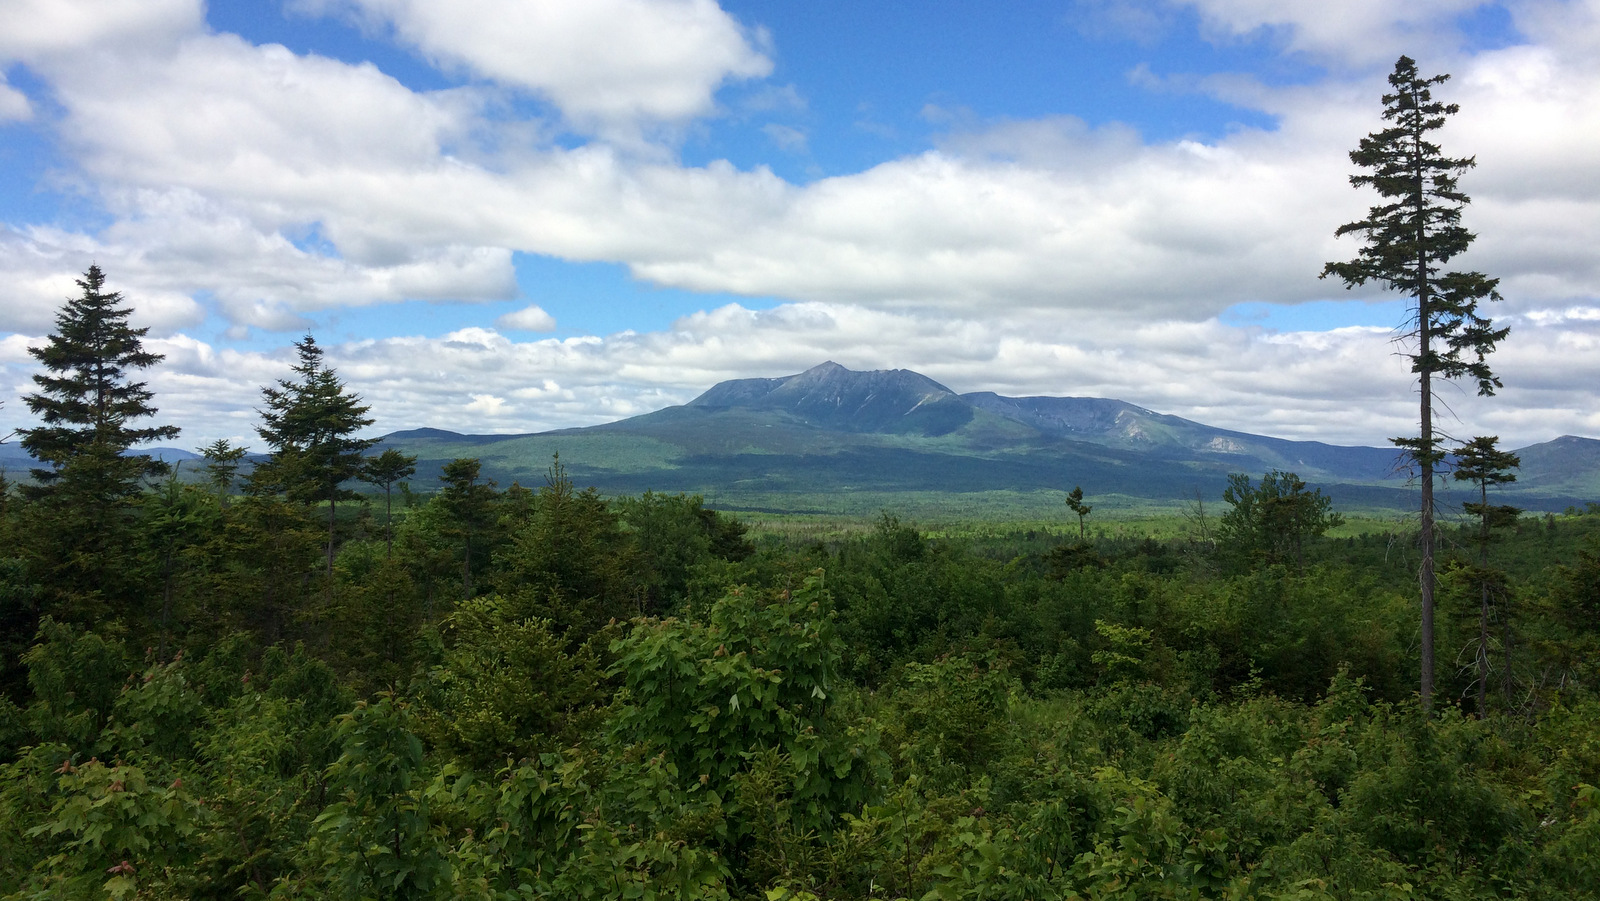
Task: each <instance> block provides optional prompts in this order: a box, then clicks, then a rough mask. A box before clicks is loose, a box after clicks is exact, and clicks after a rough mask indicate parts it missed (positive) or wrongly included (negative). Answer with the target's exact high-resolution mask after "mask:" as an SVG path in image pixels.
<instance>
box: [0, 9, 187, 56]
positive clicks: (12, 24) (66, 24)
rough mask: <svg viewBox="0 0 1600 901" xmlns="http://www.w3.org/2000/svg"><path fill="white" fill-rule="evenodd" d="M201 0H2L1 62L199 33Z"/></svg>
mask: <svg viewBox="0 0 1600 901" xmlns="http://www.w3.org/2000/svg"><path fill="white" fill-rule="evenodd" d="M204 17H205V11H204V5H203V3H202V2H201V0H139V2H137V3H128V2H126V0H6V2H5V3H4V4H3V5H0V60H21V61H24V62H38V61H41V60H46V59H50V58H52V57H61V56H65V55H75V54H78V53H81V52H84V51H86V50H90V49H94V50H99V51H105V50H108V49H110V48H112V47H114V46H118V45H121V46H133V47H142V48H145V49H146V50H148V49H151V48H154V47H159V46H165V45H167V44H169V43H170V42H171V41H173V40H174V39H176V38H178V37H180V36H182V35H184V34H188V33H191V32H193V31H195V30H196V29H198V28H199V27H200V25H201V23H202V22H203V21H204Z"/></svg>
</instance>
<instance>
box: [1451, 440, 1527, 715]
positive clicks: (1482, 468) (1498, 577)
mask: <svg viewBox="0 0 1600 901" xmlns="http://www.w3.org/2000/svg"><path fill="white" fill-rule="evenodd" d="M1499 442H1500V438H1499V436H1497V435H1490V436H1487V437H1484V436H1479V437H1477V438H1474V439H1472V440H1471V441H1468V442H1467V443H1466V444H1463V445H1461V446H1460V447H1459V448H1456V451H1455V458H1456V468H1455V472H1454V473H1453V475H1454V476H1455V478H1456V479H1457V480H1458V481H1462V482H1470V483H1472V485H1473V486H1474V487H1475V488H1477V489H1478V499H1477V500H1476V501H1467V502H1465V503H1463V504H1462V505H1461V509H1462V510H1464V511H1465V512H1466V513H1467V515H1468V516H1475V517H1477V518H1478V536H1477V539H1478V566H1477V569H1476V571H1475V572H1474V573H1473V575H1474V577H1475V578H1474V579H1473V581H1475V582H1476V583H1477V587H1478V653H1477V659H1476V661H1475V663H1476V665H1477V670H1478V715H1479V716H1480V717H1481V716H1483V715H1484V713H1485V712H1486V711H1487V710H1488V700H1489V614H1490V610H1491V609H1492V607H1493V604H1492V601H1493V600H1494V598H1496V597H1505V596H1506V591H1507V586H1506V574H1505V573H1504V572H1501V571H1499V570H1495V569H1490V567H1489V541H1490V539H1491V538H1492V537H1493V535H1494V530H1495V529H1496V528H1499V527H1503V526H1509V525H1514V524H1515V523H1516V521H1517V517H1518V516H1520V515H1522V511H1521V510H1520V509H1518V508H1517V507H1512V506H1509V505H1505V504H1491V503H1489V487H1490V486H1492V485H1504V484H1506V483H1508V482H1515V481H1516V480H1517V474H1516V473H1514V472H1512V470H1514V469H1516V468H1517V467H1519V466H1521V465H1522V459H1521V458H1520V457H1518V456H1517V455H1516V454H1514V453H1512V452H1510V451H1504V450H1501V449H1500V448H1499V447H1498V446H1497V445H1498V444H1499ZM1506 614H1507V611H1505V610H1501V611H1500V623H1501V629H1502V636H1501V649H1502V653H1503V654H1504V658H1505V672H1503V673H1502V674H1501V679H1502V682H1503V684H1504V686H1505V695H1506V698H1507V700H1508V701H1509V699H1510V695H1511V623H1510V618H1509V617H1508V616H1507V615H1506Z"/></svg>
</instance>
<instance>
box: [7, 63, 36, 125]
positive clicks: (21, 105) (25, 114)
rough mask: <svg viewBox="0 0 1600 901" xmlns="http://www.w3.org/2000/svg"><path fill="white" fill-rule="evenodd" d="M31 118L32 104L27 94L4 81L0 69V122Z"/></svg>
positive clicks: (22, 120) (21, 120)
mask: <svg viewBox="0 0 1600 901" xmlns="http://www.w3.org/2000/svg"><path fill="white" fill-rule="evenodd" d="M32 118H33V104H32V103H30V102H28V95H27V94H24V93H22V92H21V91H19V90H17V89H16V88H14V87H12V86H11V85H9V84H7V83H6V76H5V72H3V71H0V122H26V121H28V120H29V119H32Z"/></svg>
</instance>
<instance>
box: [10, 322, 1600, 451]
mask: <svg viewBox="0 0 1600 901" xmlns="http://www.w3.org/2000/svg"><path fill="white" fill-rule="evenodd" d="M1513 325H1514V327H1515V330H1514V331H1513V333H1512V337H1511V339H1510V340H1508V341H1507V342H1506V344H1505V345H1504V346H1503V348H1502V350H1501V351H1500V352H1499V353H1497V354H1496V356H1495V358H1494V361H1493V362H1494V365H1495V367H1496V370H1497V371H1498V372H1499V373H1500V374H1501V375H1502V376H1503V377H1504V379H1505V383H1506V388H1505V389H1504V391H1503V392H1502V393H1501V395H1500V396H1499V397H1496V398H1493V399H1489V400H1482V399H1479V398H1476V397H1475V396H1473V395H1472V394H1471V391H1470V389H1468V388H1461V387H1451V386H1449V385H1444V386H1441V389H1440V395H1441V398H1442V399H1443V401H1444V402H1445V403H1446V404H1447V405H1448V406H1449V407H1450V408H1451V410H1452V411H1453V414H1445V415H1443V416H1442V417H1441V419H1440V426H1441V428H1442V429H1444V430H1445V431H1446V432H1449V433H1454V434H1457V435H1458V436H1461V437H1468V436H1470V435H1475V434H1498V435H1500V436H1501V437H1502V439H1503V440H1504V441H1505V442H1506V443H1507V444H1508V445H1509V446H1520V445H1524V444H1528V443H1532V442H1535V441H1542V440H1547V439H1549V438H1553V437H1555V436H1557V435H1560V434H1565V433H1576V434H1590V435H1593V434H1596V433H1600V412H1596V409H1595V407H1594V405H1593V403H1592V402H1591V401H1592V391H1591V389H1590V388H1589V387H1588V386H1591V385H1593V384H1596V383H1597V380H1600V319H1595V318H1582V317H1575V318H1573V319H1569V320H1564V321H1562V322H1561V323H1560V324H1555V325H1552V324H1540V323H1537V322H1530V321H1523V320H1520V319H1518V320H1516V321H1515V322H1513ZM12 344H16V347H15V349H14V350H13V349H11V345H12ZM150 346H151V348H152V349H154V350H157V351H158V352H161V353H165V354H166V355H167V360H166V362H164V363H163V364H162V365H161V366H160V367H158V368H157V369H155V370H152V371H151V373H150V374H149V380H150V384H151V386H152V388H154V389H155V390H156V392H157V403H158V404H159V405H160V406H161V408H162V415H163V417H165V418H166V419H167V420H170V421H172V422H175V423H178V424H180V425H182V426H184V428H185V441H187V442H190V443H194V444H199V443H204V442H205V441H208V440H211V439H212V438H215V437H230V438H232V437H237V436H241V435H243V436H246V437H248V436H249V435H250V434H251V429H252V428H253V426H254V419H255V414H254V413H253V408H254V407H256V406H259V402H260V389H261V386H263V385H266V384H270V383H271V381H272V380H273V379H277V378H281V377H285V376H286V375H287V374H288V372H289V366H290V365H291V364H292V362H293V352H292V349H288V348H285V349H282V350H279V351H275V352H272V353H258V352H241V351H237V350H230V349H226V348H222V349H219V348H215V347H213V346H211V345H208V344H206V343H204V342H201V341H197V340H195V339H193V338H190V337H186V336H181V335H180V336H174V337H172V338H167V339H157V340H152V341H151V342H150ZM324 346H325V350H326V351H327V355H328V356H327V359H328V362H329V364H330V365H332V366H334V367H335V368H336V369H337V370H338V372H339V374H340V377H341V378H343V379H344V380H345V381H346V382H347V383H348V384H349V386H350V388H351V389H352V390H353V391H355V392H356V393H358V394H360V395H361V396H362V397H363V398H364V400H365V401H366V402H368V403H370V404H371V405H372V412H373V415H374V416H375V417H376V419H377V423H376V425H375V426H374V427H373V430H372V431H373V433H374V434H381V433H384V432H388V431H393V430H398V429H405V428H414V427H418V426H434V427H440V428H449V429H454V430H457V431H462V432H469V433H473V432H476V433H482V432H503V433H520V432H531V431H540V430H545V429H553V428H566V427H574V426H585V425H593V424H597V423H601V422H609V421H613V420H616V419H620V418H623V417H627V416H633V415H638V414H641V413H646V412H650V411H652V410H656V409H660V408H661V407H664V406H668V405H671V404H676V403H683V402H685V401H688V400H690V399H691V398H693V397H694V396H695V395H697V394H699V393H700V392H702V391H704V390H705V389H707V388H709V387H710V386H711V385H713V384H715V383H716V382H718V381H721V380H723V379H729V378H742V377H750V376H779V375H787V374H790V373H793V372H798V371H800V370H802V369H805V368H807V367H810V366H814V365H816V364H817V363H819V362H821V361H823V360H826V359H832V360H835V361H837V362H839V363H842V364H844V365H846V366H849V367H851V368H853V369H873V368H909V369H915V370H917V371H920V372H923V373H925V374H927V375H929V376H931V377H933V378H934V379H936V380H938V381H941V382H943V383H944V384H946V385H948V386H949V387H950V388H952V389H953V390H956V391H958V392H966V391H983V390H991V391H997V392H1000V393H1002V394H1008V395H1013V396H1026V395H1058V396H1091V397H1114V398H1119V399H1122V400H1126V401H1129V402H1132V403H1136V404H1138V405H1140V406H1143V407H1146V408H1149V409H1152V410H1156V411H1159V412H1164V413H1173V414H1176V415H1180V416H1185V417H1187V418H1190V419H1194V420H1198V421H1200V422H1205V423H1209V424H1211V425H1216V426H1221V427H1225V428H1233V429H1239V430H1243V431H1247V432H1254V433H1258V434H1268V435H1276V436H1280V437H1286V438H1299V439H1315V440H1324V441H1333V442H1338V443H1346V444H1368V445H1383V444H1384V443H1385V442H1386V440H1387V439H1388V438H1389V437H1391V436H1394V435H1405V434H1408V433H1410V432H1412V431H1414V430H1415V427H1416V426H1415V416H1416V410H1415V397H1414V388H1413V380H1412V376H1411V374H1410V372H1409V371H1408V369H1409V367H1408V365H1407V363H1406V361H1405V360H1404V359H1402V358H1401V357H1399V356H1397V355H1396V353H1395V351H1396V350H1397V348H1395V346H1394V345H1393V335H1392V333H1391V332H1389V331H1388V330H1386V329H1375V328H1347V329H1338V330H1334V331H1330V332H1293V333H1283V334H1280V333H1274V332H1270V331H1264V330H1261V329H1251V328H1244V329H1241V328H1235V327H1230V326H1226V325H1223V324H1221V323H1219V322H1217V321H1215V320H1208V321H1202V322H1159V323H1149V324H1146V325H1142V326H1137V327H1132V328H1127V327H1117V326H1113V325H1111V324H1108V323H1106V322H1103V321H1099V320H1092V319H1084V318H1083V317H1079V316H1074V315H1068V314H1047V315H1043V316H1040V315H1026V316H1006V315H975V316H967V317H950V316H928V315H925V314H924V312H923V311H886V310H881V309H871V308H867V307H862V306H856V305H841V304H823V303H805V304H785V305H782V306H779V307H777V308H774V309H771V310H751V309H748V308H745V307H743V306H739V305H728V306H724V307H721V308H718V309H715V310H708V311H705V312H701V313H697V314H694V315H691V316H686V317H684V318H682V319H680V320H679V321H678V322H676V323H674V324H673V326H672V327H671V328H669V329H665V330H662V331H657V332H646V333H633V332H623V333H620V334H617V335H612V336H609V337H606V338H597V337H585V338H569V339H555V338H546V339H541V340H534V341H516V340H512V339H511V338H509V337H507V336H506V335H503V334H501V333H499V332H498V331H496V330H493V329H486V328H476V327H475V328H466V329H460V330H457V331H455V332H451V333H449V334H447V335H444V336H441V337H437V338H428V337H406V338H388V339H381V340H366V341H356V342H349V343H344V344H337V343H327V344H325V345H324ZM1550 359H1561V360H1563V361H1565V364H1564V366H1563V367H1562V368H1561V369H1560V370H1559V371H1557V370H1552V369H1551V367H1550V366H1549V363H1548V361H1549V360H1550ZM30 366H31V362H30V360H29V359H28V358H26V356H25V349H24V347H23V345H22V343H20V342H15V341H13V342H9V343H0V368H3V373H4V376H5V378H6V379H7V380H8V381H10V382H12V383H13V384H16V385H19V386H20V385H23V384H25V383H26V381H27V374H28V373H29V372H31V371H32V370H31V368H30ZM1269 374H1270V375H1269Z"/></svg>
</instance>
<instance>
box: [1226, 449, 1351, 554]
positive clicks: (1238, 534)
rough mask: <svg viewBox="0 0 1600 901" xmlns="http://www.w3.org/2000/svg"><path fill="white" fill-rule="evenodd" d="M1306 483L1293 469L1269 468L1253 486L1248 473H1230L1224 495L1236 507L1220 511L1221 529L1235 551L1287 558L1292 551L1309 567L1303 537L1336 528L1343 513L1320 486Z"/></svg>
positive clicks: (1229, 545) (1228, 545) (1342, 518)
mask: <svg viewBox="0 0 1600 901" xmlns="http://www.w3.org/2000/svg"><path fill="white" fill-rule="evenodd" d="M1306 488H1307V486H1306V483H1305V482H1304V481H1302V480H1301V478H1300V477H1299V476H1298V475H1295V474H1294V473H1292V472H1278V471H1274V472H1269V473H1267V474H1266V475H1264V476H1262V477H1261V484H1260V485H1259V486H1256V487H1252V486H1251V484H1250V477H1249V476H1247V475H1245V474H1244V473H1237V472H1236V473H1234V474H1233V475H1230V476H1228V487H1227V488H1226V489H1225V490H1224V491H1223V492H1222V499H1223V500H1225V501H1227V502H1228V504H1229V505H1231V506H1232V508H1233V509H1231V510H1229V511H1228V512H1227V513H1224V514H1222V521H1221V522H1220V523H1219V524H1218V527H1217V534H1218V536H1219V537H1220V538H1221V539H1222V541H1223V543H1224V544H1225V545H1226V546H1227V547H1228V548H1229V550H1231V551H1233V552H1234V553H1236V554H1239V555H1241V556H1245V557H1249V558H1255V559H1260V560H1264V561H1265V562H1267V563H1284V562H1286V561H1287V560H1288V559H1289V557H1290V556H1291V554H1292V555H1293V557H1294V560H1295V563H1296V565H1297V566H1299V567H1300V568H1302V569H1304V568H1305V562H1306V558H1305V542H1306V539H1308V538H1316V537H1318V536H1320V535H1322V534H1323V533H1324V532H1327V531H1328V530H1329V529H1332V528H1336V527H1338V526H1339V525H1341V524H1342V523H1343V522H1344V517H1342V516H1340V515H1339V514H1337V513H1334V512H1333V501H1332V499H1330V498H1328V497H1327V496H1326V495H1324V494H1323V493H1322V489H1320V488H1318V489H1314V490H1311V491H1307V490H1306Z"/></svg>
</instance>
